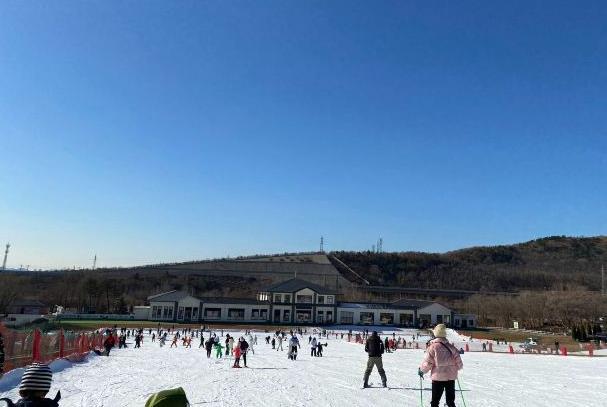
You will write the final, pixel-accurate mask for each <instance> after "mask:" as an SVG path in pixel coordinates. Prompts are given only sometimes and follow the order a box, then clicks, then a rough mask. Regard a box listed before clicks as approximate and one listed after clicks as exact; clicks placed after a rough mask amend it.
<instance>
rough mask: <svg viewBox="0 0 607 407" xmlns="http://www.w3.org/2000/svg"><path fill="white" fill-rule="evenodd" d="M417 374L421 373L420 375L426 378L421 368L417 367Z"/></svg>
mask: <svg viewBox="0 0 607 407" xmlns="http://www.w3.org/2000/svg"><path fill="white" fill-rule="evenodd" d="M417 374H418V375H419V377H421V378H422V379H423V378H424V372H422V370H421V369H419V368H418V369H417Z"/></svg>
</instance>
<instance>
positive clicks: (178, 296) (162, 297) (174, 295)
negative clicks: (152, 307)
mask: <svg viewBox="0 0 607 407" xmlns="http://www.w3.org/2000/svg"><path fill="white" fill-rule="evenodd" d="M186 297H190V294H188V293H186V292H185V291H177V290H173V291H168V292H166V293H160V294H156V295H150V296H149V297H148V301H154V302H175V301H181V300H183V299H184V298H186Z"/></svg>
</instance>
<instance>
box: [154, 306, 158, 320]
mask: <svg viewBox="0 0 607 407" xmlns="http://www.w3.org/2000/svg"><path fill="white" fill-rule="evenodd" d="M157 314H158V307H157V306H156V305H154V306H153V307H152V318H154V319H155V318H158V317H159V315H157Z"/></svg>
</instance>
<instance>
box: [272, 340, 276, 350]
mask: <svg viewBox="0 0 607 407" xmlns="http://www.w3.org/2000/svg"><path fill="white" fill-rule="evenodd" d="M272 349H276V339H274V338H272Z"/></svg>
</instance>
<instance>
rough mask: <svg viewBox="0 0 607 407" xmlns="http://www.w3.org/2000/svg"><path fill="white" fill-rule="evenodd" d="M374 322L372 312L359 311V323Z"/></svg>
mask: <svg viewBox="0 0 607 407" xmlns="http://www.w3.org/2000/svg"><path fill="white" fill-rule="evenodd" d="M374 322H375V315H374V314H373V313H372V312H361V313H360V323H361V324H373V323H374Z"/></svg>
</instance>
